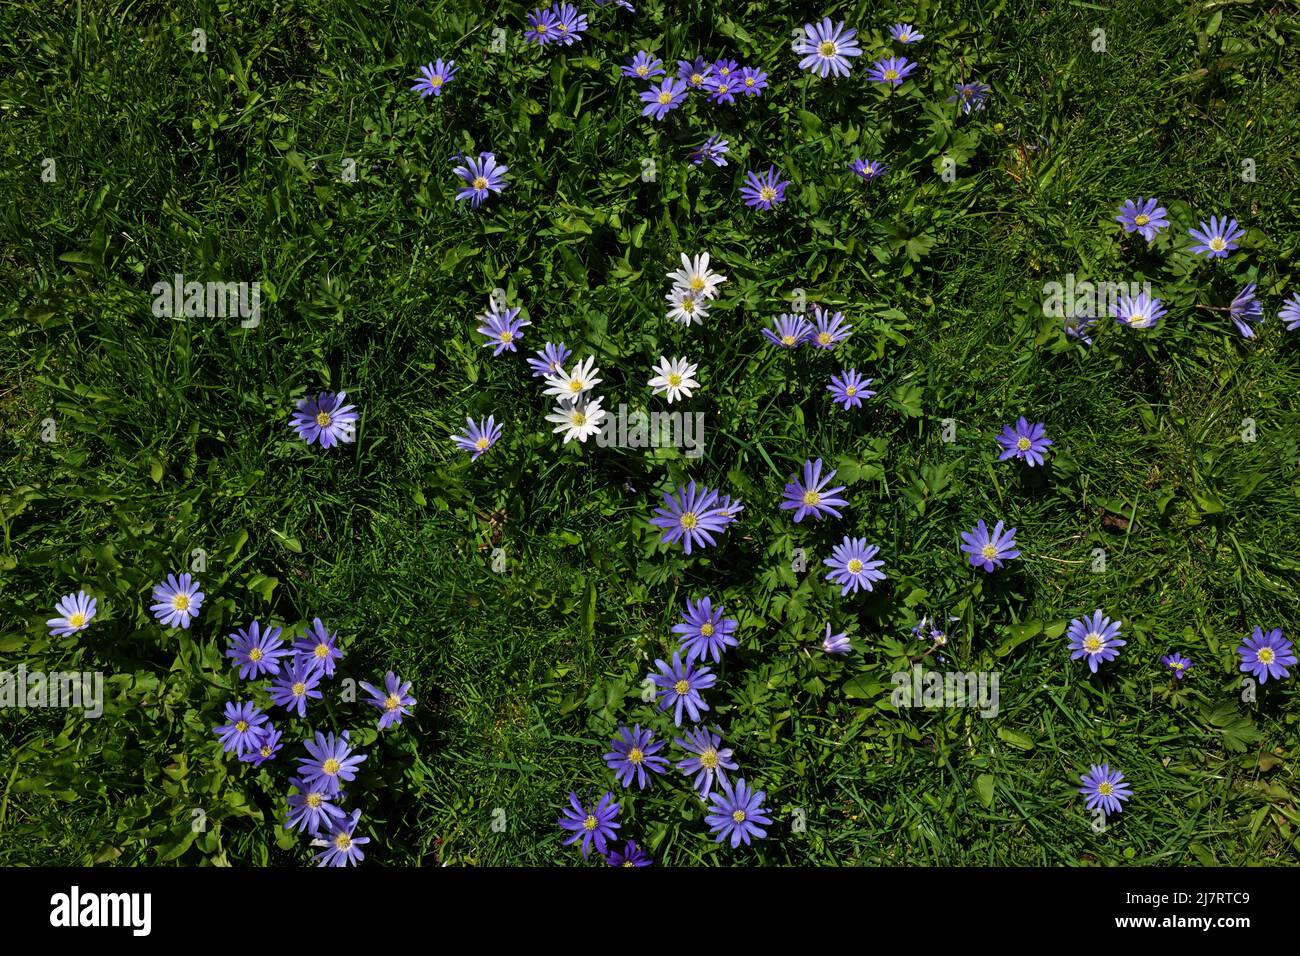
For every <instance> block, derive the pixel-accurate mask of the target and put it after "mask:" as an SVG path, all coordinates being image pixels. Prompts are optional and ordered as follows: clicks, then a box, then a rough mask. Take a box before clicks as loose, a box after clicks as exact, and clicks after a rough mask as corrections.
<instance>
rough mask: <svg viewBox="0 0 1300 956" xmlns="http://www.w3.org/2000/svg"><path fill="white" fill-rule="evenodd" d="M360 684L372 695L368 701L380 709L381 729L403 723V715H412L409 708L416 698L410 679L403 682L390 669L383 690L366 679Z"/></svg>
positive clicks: (413, 704)
mask: <svg viewBox="0 0 1300 956" xmlns="http://www.w3.org/2000/svg"><path fill="white" fill-rule="evenodd" d="M360 684H361V689H362V690H364V691H365V692H366V693H367V694H369V695H370V699H369V700H368V701H366V703H367V704H369V705H370V706H371V707H374V708H375V709H376V710H378V711H379V729H380V730H387V729H388V728H389V727H392V726H393V725H394V724H401V722H402V718H403V717H410V716H411V711H410V710H409V709H408V708H410V707H413V706H415V698H414V697H412V696H411V682H410V681H409V680H408V681H405V682H403V681H402V680H400V679H399V678H398V676H397V675H396V674H394V673H393V672H392V671H389V672H388V673H387V674H385V675H384V686H383V689H382V690H381V689H380V688H378V687H376V686H375V685H374V684H367V683H366V682H365V681H361V682H360Z"/></svg>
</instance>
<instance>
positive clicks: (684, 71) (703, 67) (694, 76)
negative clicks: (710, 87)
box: [677, 56, 713, 90]
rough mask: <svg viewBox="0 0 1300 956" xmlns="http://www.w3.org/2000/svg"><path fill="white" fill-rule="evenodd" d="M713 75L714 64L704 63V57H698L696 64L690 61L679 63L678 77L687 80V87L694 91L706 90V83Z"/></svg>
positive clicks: (680, 61)
mask: <svg viewBox="0 0 1300 956" xmlns="http://www.w3.org/2000/svg"><path fill="white" fill-rule="evenodd" d="M712 75H713V64H712V63H706V62H704V57H702V56H697V57H696V58H695V62H694V63H692V62H691V61H690V60H678V61H677V76H678V78H679V79H682V80H685V81H686V85H687V86H688V87H689V88H690V89H693V90H701V89H704V88H705V83H706V82H707V80H708V79H709V77H711V76H712Z"/></svg>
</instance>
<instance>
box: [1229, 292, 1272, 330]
mask: <svg viewBox="0 0 1300 956" xmlns="http://www.w3.org/2000/svg"><path fill="white" fill-rule="evenodd" d="M1228 316H1229V318H1231V319H1232V321H1233V322H1234V323H1235V324H1236V326H1237V331H1238V332H1240V333H1241V335H1242V337H1243V338H1247V339H1253V338H1254V337H1255V330H1254V329H1253V328H1251V323H1252V322H1258V321H1259V320H1260V319H1262V318H1264V306H1263V305H1261V304H1260V301H1259V299H1257V298H1255V283H1253V282H1252V283H1250V284H1249V285H1247V286H1245V287H1244V288H1242V290H1241V291H1240V292H1238V293H1237V297H1236V298H1235V299H1233V300H1232V304H1231V305H1230V306H1228Z"/></svg>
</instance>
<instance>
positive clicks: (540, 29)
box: [537, 23, 550, 33]
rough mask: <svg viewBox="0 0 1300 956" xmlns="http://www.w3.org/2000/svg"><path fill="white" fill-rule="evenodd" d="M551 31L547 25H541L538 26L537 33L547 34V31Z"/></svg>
mask: <svg viewBox="0 0 1300 956" xmlns="http://www.w3.org/2000/svg"><path fill="white" fill-rule="evenodd" d="M549 29H550V27H548V26H547V25H546V24H545V23H539V24H537V32H538V33H545V32H546V31H547V30H549Z"/></svg>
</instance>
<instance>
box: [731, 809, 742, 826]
mask: <svg viewBox="0 0 1300 956" xmlns="http://www.w3.org/2000/svg"><path fill="white" fill-rule="evenodd" d="M731 819H733V820H735V821H736V822H737V823H744V822H745V811H744V810H737V811H735V812H734V813H733V814H732V815H731Z"/></svg>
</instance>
